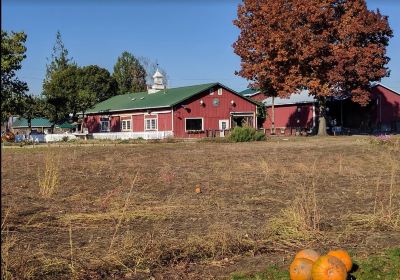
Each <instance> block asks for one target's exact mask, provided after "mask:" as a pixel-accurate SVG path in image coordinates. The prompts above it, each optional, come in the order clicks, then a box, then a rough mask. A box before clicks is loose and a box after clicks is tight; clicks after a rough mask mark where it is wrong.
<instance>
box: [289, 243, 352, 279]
mask: <svg viewBox="0 0 400 280" xmlns="http://www.w3.org/2000/svg"><path fill="white" fill-rule="evenodd" d="M352 266H353V263H352V261H351V258H350V256H349V254H348V253H347V252H346V251H345V250H333V251H329V252H328V254H326V255H325V256H320V255H319V254H318V252H316V251H314V250H312V249H305V250H302V251H300V252H298V253H297V254H296V256H295V257H294V261H293V262H292V264H291V265H290V268H289V271H290V279H291V280H346V279H347V273H348V272H349V271H350V270H351V268H352Z"/></svg>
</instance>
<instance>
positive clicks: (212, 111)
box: [174, 87, 257, 138]
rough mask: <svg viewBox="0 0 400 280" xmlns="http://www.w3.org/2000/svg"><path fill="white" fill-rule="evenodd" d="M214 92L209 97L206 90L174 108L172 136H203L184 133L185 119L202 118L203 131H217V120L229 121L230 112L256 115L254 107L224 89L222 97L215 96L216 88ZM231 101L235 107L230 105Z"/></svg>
mask: <svg viewBox="0 0 400 280" xmlns="http://www.w3.org/2000/svg"><path fill="white" fill-rule="evenodd" d="M214 90H215V91H214V94H213V95H210V92H209V91H208V90H207V91H206V92H203V93H201V94H198V95H196V96H195V97H193V98H191V99H189V100H188V101H186V102H184V103H181V104H180V105H178V106H177V107H176V108H174V136H176V137H184V138H189V137H190V138H193V137H204V136H205V132H204V133H198V134H197V133H196V134H191V133H186V132H185V118H204V123H203V126H204V130H218V129H219V120H230V113H231V112H251V113H256V110H257V109H256V105H255V104H253V103H251V102H249V101H248V100H246V99H244V98H241V97H239V96H237V95H235V94H233V93H232V92H230V91H228V90H226V89H222V95H218V94H217V87H216V88H215V89H214ZM214 98H218V99H219V106H214V105H213V100H214ZM200 100H203V102H204V104H203V105H201V104H200ZM232 100H233V101H234V103H235V105H232V104H231V101H232ZM181 105H184V106H185V107H186V109H185V108H182V106H181Z"/></svg>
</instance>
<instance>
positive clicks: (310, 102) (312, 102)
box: [261, 101, 317, 108]
mask: <svg viewBox="0 0 400 280" xmlns="http://www.w3.org/2000/svg"><path fill="white" fill-rule="evenodd" d="M261 103H263V105H264V107H267V108H269V107H272V105H265V104H264V102H263V101H262V102H261ZM315 103H317V101H304V102H292V103H285V104H275V105H274V106H275V107H278V106H288V105H297V104H315Z"/></svg>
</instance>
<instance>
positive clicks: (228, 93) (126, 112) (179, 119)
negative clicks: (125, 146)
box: [84, 73, 258, 139]
mask: <svg viewBox="0 0 400 280" xmlns="http://www.w3.org/2000/svg"><path fill="white" fill-rule="evenodd" d="M156 74H157V73H156ZM155 76H156V75H155ZM156 78H157V77H155V85H154V86H153V87H152V88H151V89H149V90H148V91H147V92H139V93H128V94H124V95H117V96H114V97H111V98H110V99H107V100H105V101H103V102H100V103H98V104H97V105H95V106H94V108H92V109H90V110H89V111H88V112H87V113H86V114H87V116H86V117H85V118H84V127H85V128H86V129H87V132H88V133H89V134H91V135H92V136H93V138H107V139H129V138H139V137H141V138H144V139H160V138H165V137H172V136H174V137H182V138H198V137H206V136H224V135H225V131H226V130H228V129H230V128H231V127H234V126H241V125H244V124H248V125H250V126H252V127H256V126H257V117H256V113H257V106H258V103H257V102H255V101H252V100H251V99H248V98H246V97H244V96H242V95H240V94H238V93H237V92H235V91H234V90H232V89H229V88H228V87H226V86H224V85H222V84H220V83H210V84H202V85H194V86H187V87H179V88H170V89H165V88H164V87H163V86H162V84H161V82H159V81H158V82H157V80H156Z"/></svg>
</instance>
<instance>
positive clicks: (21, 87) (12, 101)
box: [1, 30, 28, 121]
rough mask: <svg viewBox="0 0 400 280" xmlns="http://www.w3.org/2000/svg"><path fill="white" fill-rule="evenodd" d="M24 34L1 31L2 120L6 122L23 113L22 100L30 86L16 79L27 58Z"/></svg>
mask: <svg viewBox="0 0 400 280" xmlns="http://www.w3.org/2000/svg"><path fill="white" fill-rule="evenodd" d="M26 37H27V36H26V34H25V33H24V32H11V33H10V34H9V33H7V32H6V31H3V30H2V31H1V120H2V121H5V120H7V118H8V117H9V116H11V115H13V114H19V113H20V112H21V110H20V107H19V105H18V104H20V102H21V100H22V99H23V98H24V96H25V92H26V91H27V90H28V85H27V84H26V83H25V82H23V81H20V80H19V79H18V78H17V77H16V72H17V71H18V70H19V69H21V67H22V65H21V63H22V61H23V60H24V59H25V58H26V55H25V52H26V47H25V42H26Z"/></svg>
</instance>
